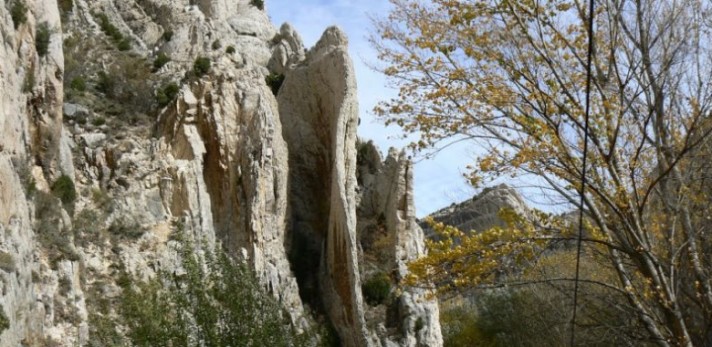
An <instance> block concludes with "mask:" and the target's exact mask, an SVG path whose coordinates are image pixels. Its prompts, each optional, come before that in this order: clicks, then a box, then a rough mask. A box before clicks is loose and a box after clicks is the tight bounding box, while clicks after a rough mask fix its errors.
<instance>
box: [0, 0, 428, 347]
mask: <svg viewBox="0 0 712 347" xmlns="http://www.w3.org/2000/svg"><path fill="white" fill-rule="evenodd" d="M16 3H18V2H17V1H1V0H0V31H2V34H3V35H2V40H3V43H4V44H3V45H2V47H1V48H0V88H1V90H2V91H3V93H0V94H1V95H0V124H1V125H2V128H0V131H1V132H2V137H1V138H0V279H1V280H2V281H0V286H1V287H0V289H1V290H0V305H1V306H0V310H1V311H2V315H1V316H0V318H4V317H7V321H8V327H7V328H6V329H3V326H2V324H0V347H5V346H8V347H10V346H12V347H15V346H18V345H25V346H46V345H60V346H69V345H71V346H74V345H78V346H85V345H91V344H92V343H95V342H92V341H93V340H92V339H93V334H94V333H95V329H96V327H94V326H92V324H93V323H92V322H93V321H94V320H96V319H97V313H96V312H97V310H96V305H97V302H99V301H100V300H111V298H115V297H116V296H117V295H118V294H117V293H120V291H121V288H120V286H119V285H118V284H117V282H118V279H119V277H120V276H122V275H124V274H129V275H132V276H135V277H138V278H149V277H152V276H154V275H155V274H156V273H157V272H158V271H169V272H171V271H172V272H174V273H175V272H176V271H180V269H179V265H178V264H179V261H178V260H177V257H178V256H177V255H176V252H175V248H174V247H172V246H173V245H175V244H176V242H177V241H176V240H175V238H174V236H175V235H176V234H177V233H179V232H181V233H185V234H187V235H189V236H190V237H191V238H192V239H193V240H200V241H202V242H196V244H195V247H196V251H200V248H201V247H204V246H211V247H212V245H217V244H220V245H222V246H223V247H224V248H225V249H226V250H227V251H228V252H229V253H231V254H233V255H234V256H235V257H244V258H245V259H246V260H247V262H248V264H249V265H250V267H251V268H252V269H253V270H254V271H255V272H256V274H257V275H258V278H259V280H260V281H261V283H262V284H263V286H264V288H265V289H266V290H268V291H269V292H270V293H271V294H272V295H273V296H274V297H275V298H277V299H278V300H279V301H280V302H281V303H282V305H283V306H284V307H285V309H286V311H287V312H288V314H289V316H290V318H291V320H292V322H293V324H294V326H295V327H296V328H297V330H300V329H303V328H307V327H308V326H309V325H310V324H311V323H309V322H310V321H313V318H314V317H313V316H317V318H324V320H327V321H328V322H329V324H330V325H331V326H333V327H334V328H335V330H336V332H337V333H338V336H339V339H340V341H341V344H342V345H344V346H394V345H400V346H439V345H442V339H441V337H440V327H439V323H438V307H437V305H436V304H435V303H434V302H432V301H430V300H427V298H426V297H425V295H424V293H422V292H418V291H405V292H404V293H402V294H400V295H399V296H398V297H397V298H396V299H395V300H394V301H393V303H392V304H391V305H390V306H389V307H388V309H387V310H386V308H385V306H383V305H380V306H378V307H371V306H370V305H367V304H365V303H364V300H363V294H362V287H361V282H362V281H361V277H362V276H370V275H371V274H372V273H373V272H374V270H373V269H372V268H370V267H372V266H374V263H373V262H370V261H369V260H367V259H366V258H367V257H369V256H373V254H368V252H370V250H365V249H364V248H363V243H364V241H363V239H364V235H366V234H364V233H362V231H363V230H365V229H366V227H367V226H368V225H372V224H373V223H376V222H378V223H382V224H383V225H384V228H385V229H384V230H387V233H388V235H392V237H391V238H389V240H390V241H389V242H386V243H384V245H385V246H384V247H385V248H384V250H386V251H385V252H384V254H385V255H386V257H387V259H388V260H387V261H386V262H384V264H385V265H386V266H387V267H388V271H391V272H392V275H391V276H392V278H391V279H392V281H393V283H395V282H397V281H398V280H399V279H400V278H402V277H403V276H405V274H406V272H405V271H407V269H406V262H407V261H409V260H411V259H414V258H415V257H417V256H419V255H421V254H422V253H423V252H424V247H423V236H422V231H421V230H420V228H419V227H418V226H417V224H416V223H415V217H414V212H413V211H414V209H413V199H412V170H411V168H410V164H409V163H408V161H407V160H406V159H405V158H403V156H402V155H401V154H398V153H396V152H392V153H391V154H390V155H389V158H388V159H387V160H386V162H385V163H382V162H381V159H380V156H379V155H378V152H377V150H376V149H375V148H372V153H371V154H375V157H374V156H372V157H371V158H372V159H373V160H371V161H370V162H371V163H372V165H375V166H378V168H377V169H373V170H372V168H366V169H364V165H362V163H361V164H359V163H357V139H356V128H357V124H358V109H357V104H358V102H357V100H356V81H355V74H354V71H353V66H352V63H351V59H350V57H349V56H348V53H347V40H346V37H345V35H344V34H343V33H342V32H341V31H340V30H339V29H337V28H328V29H327V30H326V31H325V33H324V35H323V37H322V39H321V40H320V41H319V42H318V43H317V45H316V46H315V47H313V48H311V49H310V50H308V51H307V50H305V48H304V47H303V44H302V41H301V39H300V38H299V35H298V34H297V33H296V32H295V31H294V29H293V28H291V27H290V26H289V25H288V24H285V25H283V26H282V27H281V28H280V29H279V30H277V29H276V28H275V27H274V26H273V25H272V24H271V23H270V21H269V18H268V16H267V14H266V13H265V12H264V11H263V10H260V9H258V8H257V7H255V6H253V5H251V1H250V0H238V1H228V0H197V1H192V0H181V1H168V0H126V1H123V0H122V1H115V0H94V1H89V0H74V1H73V2H67V1H61V2H60V3H57V2H55V1H53V0H50V1H38V0H25V1H24V3H25V4H26V6H27V9H26V11H25V12H24V13H25V14H26V20H25V21H23V22H22V23H19V24H18V23H13V22H12V17H13V16H11V15H10V13H9V12H10V10H11V9H12V8H13V6H14V4H16ZM67 4H69V5H71V7H70V8H67V6H68V5H67ZM60 8H61V10H60ZM60 18H61V19H60ZM106 21H109V22H110V23H111V25H112V26H113V27H114V29H110V30H109V31H111V30H116V31H117V32H119V33H120V39H121V40H119V39H117V38H116V37H114V38H113V39H112V38H110V37H109V36H108V35H107V34H108V32H107V28H106V23H105V22H106ZM41 23H46V25H47V28H49V33H50V35H49V40H48V42H46V43H47V49H46V53H44V48H43V47H42V46H41V45H42V44H43V43H42V42H44V41H42V42H40V43H37V42H35V40H36V39H37V37H38V35H37V32H38V30H40V28H42V27H43V26H44V25H45V24H41ZM113 35H114V36H117V35H116V34H113ZM40 37H41V35H40ZM117 37H118V36H117ZM124 41H125V43H128V44H129V51H128V52H123V53H122V51H119V50H118V49H117V47H118V46H117V44H118V43H122V44H125V43H124ZM63 43H65V44H66V46H64V47H63V46H62V45H63ZM70 43H71V45H70ZM38 47H40V49H39V51H41V52H42V55H40V54H39V53H38V49H37V48H38ZM124 48H125V47H124ZM122 49H123V48H122ZM63 50H64V51H65V54H69V57H70V58H69V59H67V65H66V67H65V64H64V57H65V56H64V55H63ZM159 53H162V54H165V55H166V56H169V57H170V61H169V62H168V63H166V64H162V65H160V66H159V65H157V64H152V61H153V60H154V59H156V58H157V57H158V56H159ZM198 57H202V58H207V59H208V60H209V61H210V67H209V68H208V69H207V70H208V71H202V72H200V71H198V69H197V68H194V62H195V61H196V58H198ZM116 66H119V67H120V69H118V70H117V69H116ZM151 67H153V69H151ZM65 68H66V69H65ZM280 76H284V83H283V84H282V85H281V88H280V85H279V84H278V83H277V82H274V81H279V80H281V78H280ZM132 78H133V79H132ZM83 80H87V83H88V84H89V85H90V87H88V88H86V90H84V89H81V90H80V85H79V82H82V81H83ZM268 81H269V82H268ZM75 82H76V83H77V84H76V85H75ZM169 83H174V84H175V86H176V88H175V90H177V92H175V91H174V92H175V94H170V96H166V95H163V96H165V98H164V99H165V100H163V101H159V103H158V104H156V101H154V100H153V98H154V95H157V94H161V93H168V92H166V91H167V90H168V88H166V86H168V85H169ZM268 84H269V85H268ZM69 85H71V90H69V88H68V89H67V90H65V86H69ZM171 93H173V92H171ZM275 94H277V95H275ZM65 95H67V96H68V97H67V98H68V99H69V100H70V101H69V102H67V103H65ZM63 114H64V115H66V117H65V118H64V119H63ZM374 158H375V159H374ZM358 160H359V161H360V160H361V159H360V155H359V159H358ZM363 170H371V171H369V174H368V175H369V176H368V177H370V178H364V177H366V175H364V174H362V173H361V171H363ZM357 171H358V172H359V174H358V176H359V177H360V178H359V179H357ZM61 176H66V177H68V178H63V179H64V180H66V179H69V180H70V181H71V182H73V184H74V185H75V186H76V191H77V196H76V199H73V198H72V199H68V198H67V196H66V195H63V194H62V191H61V190H59V188H57V182H58V181H60V180H59V178H60V177H61ZM361 178H364V179H366V180H368V182H366V181H363V182H360V184H359V180H360V179H361ZM53 187H54V189H53ZM60 198H62V199H61V200H60ZM381 216H382V217H381ZM374 221H375V222H374ZM307 308H308V309H307ZM386 311H387V312H386ZM104 314H106V315H108V314H111V313H99V314H98V315H99V318H101V315H104ZM367 319H368V321H369V323H368V324H367ZM2 322H3V319H0V323H2ZM371 322H375V323H374V324H371Z"/></svg>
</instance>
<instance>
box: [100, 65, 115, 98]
mask: <svg viewBox="0 0 712 347" xmlns="http://www.w3.org/2000/svg"><path fill="white" fill-rule="evenodd" d="M115 89H116V79H114V77H113V76H111V75H109V74H107V73H106V72H104V71H99V74H98V79H97V82H96V90H97V91H99V92H102V93H104V94H105V95H106V96H108V97H113V96H115V93H114V92H115Z"/></svg>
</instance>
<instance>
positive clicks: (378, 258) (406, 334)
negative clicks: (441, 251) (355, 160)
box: [358, 142, 443, 346]
mask: <svg viewBox="0 0 712 347" xmlns="http://www.w3.org/2000/svg"><path fill="white" fill-rule="evenodd" d="M358 177H359V181H360V190H361V194H360V204H359V210H358V211H359V213H358V215H359V228H358V230H359V241H360V243H361V248H362V253H363V254H364V256H363V266H362V269H361V270H362V273H363V274H364V276H368V275H369V273H371V274H370V275H372V272H373V270H374V269H378V270H380V271H383V270H384V269H385V270H387V272H388V273H389V276H390V277H391V278H392V279H393V280H394V283H398V282H399V281H400V280H401V279H403V278H404V277H405V276H406V275H407V274H408V268H407V263H408V262H409V261H412V260H414V259H416V258H417V257H419V256H421V255H424V254H425V244H424V236H423V231H422V229H421V228H420V227H419V226H418V224H417V223H416V219H415V207H414V203H413V167H412V163H411V162H410V161H409V160H408V159H407V158H406V155H405V154H404V153H403V152H398V151H396V150H395V149H393V148H392V149H391V150H390V151H389V153H388V156H387V158H386V160H385V161H384V162H383V163H382V162H381V158H380V154H379V153H378V150H377V149H376V148H375V147H374V146H373V144H372V143H370V142H369V143H363V144H361V145H360V146H359V170H358ZM367 314H368V315H369V316H370V317H369V318H370V319H369V322H372V324H373V325H375V327H376V330H377V331H379V332H380V334H379V337H380V338H381V342H382V345H383V346H392V345H397V346H440V345H442V343H443V342H442V335H441V332H440V321H439V319H440V317H439V309H438V304H437V302H436V300H434V299H431V298H428V297H427V293H426V292H425V290H423V289H418V288H405V289H404V290H403V292H402V293H400V294H399V295H398V297H396V298H395V300H394V302H393V303H391V305H390V306H389V307H388V308H387V312H386V314H383V312H380V310H379V307H370V306H369V312H368V313H367Z"/></svg>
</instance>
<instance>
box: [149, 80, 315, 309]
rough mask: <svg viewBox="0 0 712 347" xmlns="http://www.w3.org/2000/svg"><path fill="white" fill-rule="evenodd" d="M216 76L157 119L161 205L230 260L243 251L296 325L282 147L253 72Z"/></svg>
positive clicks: (272, 109) (271, 104)
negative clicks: (197, 224)
mask: <svg viewBox="0 0 712 347" xmlns="http://www.w3.org/2000/svg"><path fill="white" fill-rule="evenodd" d="M222 72H223V71H221V70H220V69H219V67H218V68H216V69H215V71H214V72H213V74H212V75H211V76H210V78H206V79H203V80H199V81H196V82H194V83H192V84H191V85H189V86H185V87H184V88H183V90H182V91H181V95H180V97H179V98H178V100H177V101H176V103H175V104H174V105H173V106H171V107H170V108H168V109H167V110H166V111H165V112H164V113H163V114H162V115H161V120H160V122H159V129H158V133H159V134H161V138H160V141H161V145H160V148H161V150H160V153H158V154H159V155H158V157H160V158H162V162H163V163H166V164H165V165H164V166H163V167H161V169H160V170H161V171H162V172H164V173H165V175H166V177H165V178H163V180H165V181H166V184H164V185H162V186H161V188H162V189H161V197H162V200H163V204H164V206H166V207H167V210H168V211H169V214H170V215H172V216H183V215H184V214H191V215H195V216H194V217H193V219H196V220H202V221H203V222H204V225H202V228H203V229H204V232H203V234H205V235H210V234H213V235H216V236H217V237H218V238H220V239H222V241H223V243H224V245H226V246H227V247H228V248H230V249H232V250H233V252H238V251H239V250H240V249H245V250H247V252H248V253H247V254H248V258H249V260H250V262H251V263H252V265H253V268H254V269H255V270H256V271H257V273H258V274H259V275H260V277H261V278H262V279H263V281H264V284H265V286H266V287H267V288H269V289H270V290H271V291H272V292H273V294H274V295H275V296H277V297H278V298H279V299H280V301H281V302H283V303H284V304H285V305H286V306H287V308H288V311H289V312H290V313H291V314H292V315H293V319H294V320H295V321H297V320H298V319H300V318H301V317H302V315H303V308H302V304H301V300H300V298H299V295H298V289H297V283H296V281H295V278H294V276H292V274H291V269H290V265H289V262H288V260H287V254H286V250H285V242H284V240H285V231H286V217H287V216H286V212H287V197H288V195H287V171H288V170H287V146H286V143H285V141H284V140H283V139H282V136H281V135H282V129H281V123H280V121H279V113H278V109H277V103H276V100H275V98H274V96H273V95H272V93H271V92H270V90H269V89H268V88H267V86H266V85H265V82H264V76H263V75H262V74H261V73H260V71H259V70H255V69H249V68H245V69H241V70H238V71H233V74H232V75H230V76H228V75H222V74H221V73H222ZM171 160H172V162H171ZM188 168H191V170H187V171H186V169H188ZM191 171H192V172H191ZM201 197H204V198H201Z"/></svg>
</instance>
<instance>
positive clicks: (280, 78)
mask: <svg viewBox="0 0 712 347" xmlns="http://www.w3.org/2000/svg"><path fill="white" fill-rule="evenodd" d="M265 83H267V85H268V86H269V87H270V89H272V94H274V95H275V96H276V95H277V94H278V93H279V88H281V87H282V83H284V75H282V74H275V73H271V74H269V75H267V77H265Z"/></svg>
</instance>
